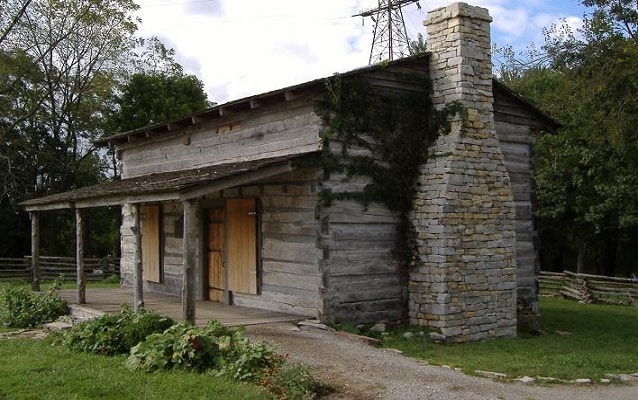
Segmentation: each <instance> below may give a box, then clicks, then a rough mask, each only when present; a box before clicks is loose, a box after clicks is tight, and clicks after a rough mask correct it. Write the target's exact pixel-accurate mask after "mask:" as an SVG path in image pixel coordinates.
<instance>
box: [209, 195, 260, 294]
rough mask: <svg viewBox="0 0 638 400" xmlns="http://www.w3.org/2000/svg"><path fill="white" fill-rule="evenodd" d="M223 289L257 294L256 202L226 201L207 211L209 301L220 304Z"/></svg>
mask: <svg viewBox="0 0 638 400" xmlns="http://www.w3.org/2000/svg"><path fill="white" fill-rule="evenodd" d="M226 279H227V281H226ZM226 282H227V283H226ZM226 287H228V290H229V291H232V292H237V293H249V294H257V201H256V199H227V200H226V203H225V208H215V209H211V210H208V298H209V299H210V300H212V301H223V299H224V289H225V288H226Z"/></svg>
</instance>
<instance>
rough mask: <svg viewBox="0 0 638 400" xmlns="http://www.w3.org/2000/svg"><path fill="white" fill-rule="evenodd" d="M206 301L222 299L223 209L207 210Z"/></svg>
mask: <svg viewBox="0 0 638 400" xmlns="http://www.w3.org/2000/svg"><path fill="white" fill-rule="evenodd" d="M208 299H209V300H211V301H222V300H223V299H224V209H223V208H215V209H212V210H208Z"/></svg>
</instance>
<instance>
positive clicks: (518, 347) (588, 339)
mask: <svg viewBox="0 0 638 400" xmlns="http://www.w3.org/2000/svg"><path fill="white" fill-rule="evenodd" d="M540 309H541V316H542V320H543V329H544V330H545V332H547V335H542V336H530V335H520V337H519V338H515V339H501V340H488V341H484V342H476V343H466V344H457V345H443V344H435V343H432V342H431V341H430V340H429V338H427V335H426V336H425V338H420V337H419V338H417V339H404V338H402V337H401V336H400V335H391V336H389V337H387V338H386V339H384V341H383V346H384V347H391V348H395V349H399V350H401V351H403V352H404V354H405V355H408V356H411V357H415V358H421V359H423V360H426V361H427V362H429V363H431V364H435V365H449V366H454V367H459V368H461V369H462V370H463V371H464V372H466V373H469V374H472V373H473V372H474V371H475V370H487V371H495V372H502V373H505V374H507V376H508V377H509V378H514V377H522V376H525V375H527V376H551V377H555V378H558V379H564V380H572V379H578V378H590V379H601V378H605V377H606V374H608V373H612V374H619V373H634V372H638V307H633V306H612V305H598V304H579V303H576V302H574V301H569V300H564V299H557V298H541V302H540ZM558 332H561V333H562V334H559V333H558Z"/></svg>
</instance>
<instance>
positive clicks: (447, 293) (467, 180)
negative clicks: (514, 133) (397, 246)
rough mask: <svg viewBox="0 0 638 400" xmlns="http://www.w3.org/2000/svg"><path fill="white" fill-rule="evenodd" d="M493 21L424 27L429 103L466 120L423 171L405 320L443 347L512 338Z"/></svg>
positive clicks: (473, 17) (474, 10)
mask: <svg viewBox="0 0 638 400" xmlns="http://www.w3.org/2000/svg"><path fill="white" fill-rule="evenodd" d="M490 21H491V18H490V16H489V14H488V12H487V10H486V9H483V8H479V7H472V6H469V5H467V4H465V3H455V4H452V5H450V6H448V7H446V8H440V9H437V10H434V11H432V12H431V13H430V14H429V15H428V19H427V20H426V22H425V25H426V26H427V29H428V35H429V36H428V46H429V50H430V51H431V52H432V57H431V62H432V65H431V71H432V79H433V91H434V95H433V96H434V97H433V100H434V102H435V104H436V105H437V106H439V107H443V106H444V105H445V104H449V103H450V102H454V101H458V102H460V103H461V104H462V105H463V106H464V108H465V110H466V112H467V115H466V118H465V120H463V119H462V118H460V117H459V118H458V119H457V120H456V121H455V123H454V127H453V130H452V132H451V133H450V134H449V135H445V136H442V137H441V138H440V139H439V140H438V141H437V142H436V143H435V145H434V146H433V147H432V148H430V149H429V151H430V157H429V159H430V161H428V163H427V164H426V165H423V166H422V168H421V178H420V181H419V190H418V193H417V196H416V198H415V200H414V203H415V206H414V212H413V218H414V222H415V227H416V232H417V236H418V237H417V243H418V245H419V256H420V263H419V264H418V265H417V266H416V268H415V269H414V270H413V271H412V272H411V274H410V286H409V298H410V301H409V317H410V322H411V323H413V324H418V325H422V326H429V327H432V328H436V329H437V330H439V331H440V334H441V335H443V337H445V339H446V340H447V341H450V342H461V341H470V340H481V339H485V338H490V337H505V336H514V335H515V334H516V237H515V224H516V220H515V219H516V214H515V204H514V200H513V196H512V190H511V187H510V181H509V177H508V173H507V171H506V169H505V164H504V161H503V155H502V153H501V151H500V148H499V143H498V140H497V138H496V133H495V129H494V115H493V97H492V65H491V59H490V34H489V24H490Z"/></svg>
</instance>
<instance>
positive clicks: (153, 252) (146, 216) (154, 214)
mask: <svg viewBox="0 0 638 400" xmlns="http://www.w3.org/2000/svg"><path fill="white" fill-rule="evenodd" d="M141 217H142V221H141V223H142V227H141V230H142V277H143V279H144V280H147V281H151V282H160V281H161V277H162V274H161V257H160V241H161V237H160V207H159V206H157V205H148V206H143V207H142V215H141Z"/></svg>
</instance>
